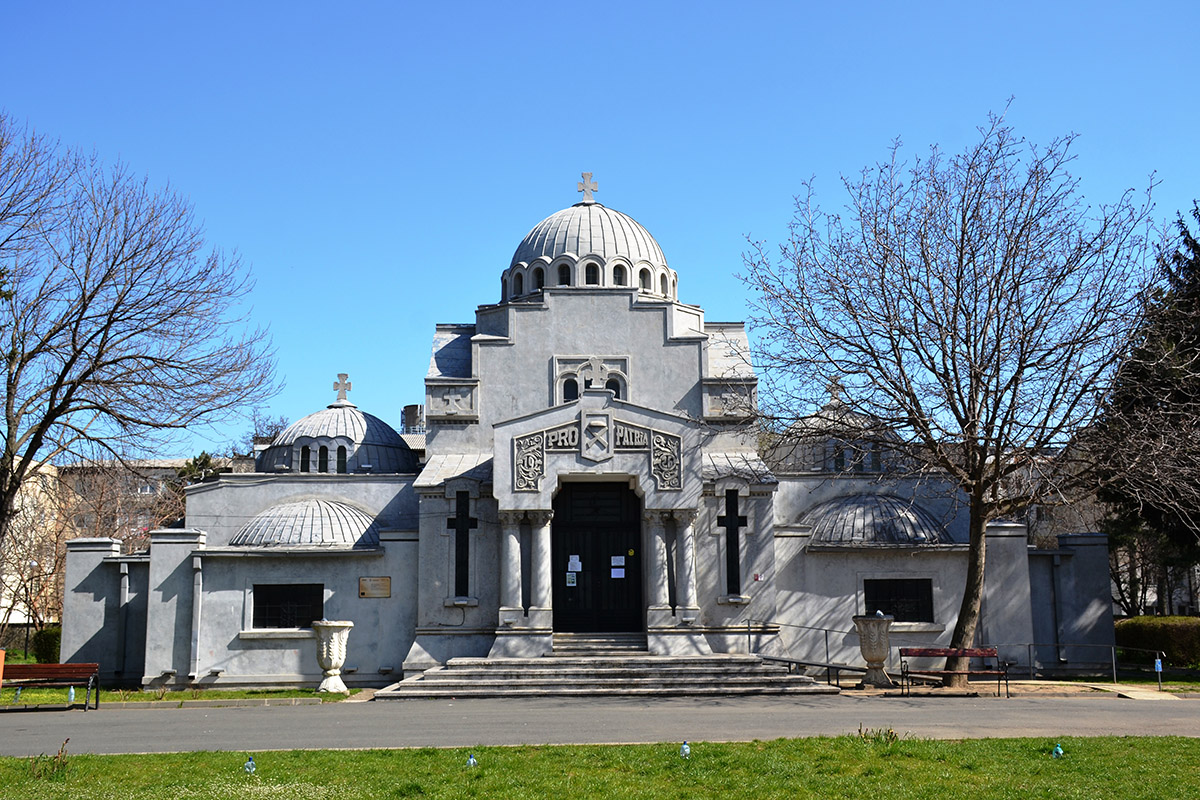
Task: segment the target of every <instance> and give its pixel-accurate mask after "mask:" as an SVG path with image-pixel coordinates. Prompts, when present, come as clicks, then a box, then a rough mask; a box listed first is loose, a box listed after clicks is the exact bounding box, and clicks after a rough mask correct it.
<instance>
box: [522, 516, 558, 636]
mask: <svg viewBox="0 0 1200 800" xmlns="http://www.w3.org/2000/svg"><path fill="white" fill-rule="evenodd" d="M527 516H528V517H529V526H530V547H531V549H532V551H533V552H532V553H531V558H530V568H529V569H530V572H532V573H533V574H532V575H531V576H530V577H531V578H532V583H531V585H530V592H529V598H530V609H529V623H530V625H531V626H533V627H535V628H550V627H552V626H553V616H552V614H553V610H552V606H553V605H554V599H553V597H554V591H553V588H552V585H551V580H552V576H553V570H552V569H551V562H550V521H551V520H552V519H553V518H554V512H553V511H548V510H546V511H530V512H528V514H527Z"/></svg>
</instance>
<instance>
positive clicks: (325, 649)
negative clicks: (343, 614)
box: [312, 619, 354, 694]
mask: <svg viewBox="0 0 1200 800" xmlns="http://www.w3.org/2000/svg"><path fill="white" fill-rule="evenodd" d="M312 627H313V633H315V634H316V635H317V663H318V664H320V665H321V672H322V674H323V675H324V680H322V681H321V685H320V687H318V688H317V691H318V692H332V693H333V694H350V690H349V689H347V688H346V684H345V683H344V682H343V681H342V665H344V664H345V663H346V639H348V638H349V636H350V629H351V628H353V627H354V623H353V622H350V621H342V620H328V619H322V620H317V621H315V622H313V624H312Z"/></svg>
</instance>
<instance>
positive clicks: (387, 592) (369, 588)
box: [358, 576, 392, 597]
mask: <svg viewBox="0 0 1200 800" xmlns="http://www.w3.org/2000/svg"><path fill="white" fill-rule="evenodd" d="M358 596H359V597H391V596H392V579H391V577H390V576H387V577H379V578H359V579H358Z"/></svg>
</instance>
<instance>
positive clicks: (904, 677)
mask: <svg viewBox="0 0 1200 800" xmlns="http://www.w3.org/2000/svg"><path fill="white" fill-rule="evenodd" d="M910 658H966V659H972V658H977V659H980V660H985V659H989V658H990V659H992V661H993V663H994V664H995V666H992V667H989V666H987V664H984V665H983V666H982V667H979V668H974V669H973V668H972V667H971V664H970V661H968V662H967V668H966V669H932V668H931V669H925V668H923V667H914V666H912V665H911V664H910V663H909V661H908V660H909V659H910ZM947 675H966V676H967V678H968V680H969V679H970V677H971V676H972V675H995V676H996V697H999V696H1000V685H1001V683H1003V684H1004V696H1005V697H1012V695H1011V694H1010V693H1009V691H1008V664H1005V663H1004V662H1003V661H1001V660H1000V656H999V654H998V653H997V652H996V648H994V647H965V648H955V647H901V648H900V690H901V693H902V694H911V693H912V685H913V678H914V676H942V677H945V676H947Z"/></svg>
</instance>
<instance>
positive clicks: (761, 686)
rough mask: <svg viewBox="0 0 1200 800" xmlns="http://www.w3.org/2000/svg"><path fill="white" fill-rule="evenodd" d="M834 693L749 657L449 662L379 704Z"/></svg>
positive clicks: (387, 692)
mask: <svg viewBox="0 0 1200 800" xmlns="http://www.w3.org/2000/svg"><path fill="white" fill-rule="evenodd" d="M836 692H837V689H835V688H833V687H829V686H825V685H824V684H818V683H816V682H815V681H814V680H813V679H812V678H809V677H807V676H803V675H794V674H790V673H788V671H787V668H786V667H784V666H782V665H777V664H764V663H763V661H762V659H761V658H759V657H758V656H754V655H708V656H651V655H649V654H646V655H616V654H612V655H607V656H603V657H596V656H586V657H556V658H507V659H488V658H453V659H450V661H448V662H447V663H446V664H445V665H443V666H440V667H434V668H433V669H430V670H427V671H425V672H424V673H423V674H421V675H419V676H417V677H415V678H409V679H407V680H404V681H401V682H399V683H396V684H393V685H391V686H389V687H387V688H386V689H382V690H380V691H379V692H377V693H376V694H375V698H376V699H378V700H389V699H391V700H395V699H403V698H410V697H411V698H416V697H428V698H432V697H571V696H588V695H614V696H618V695H627V696H642V695H672V696H680V695H697V696H711V695H734V694H736V695H746V694H827V693H836Z"/></svg>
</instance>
